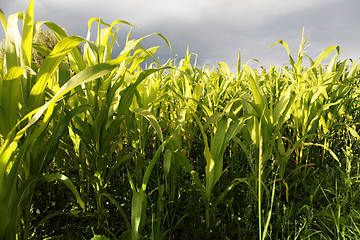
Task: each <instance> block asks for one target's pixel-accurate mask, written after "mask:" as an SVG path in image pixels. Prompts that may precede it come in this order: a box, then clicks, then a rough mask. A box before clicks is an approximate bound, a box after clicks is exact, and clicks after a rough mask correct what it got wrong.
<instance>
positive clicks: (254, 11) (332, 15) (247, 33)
mask: <svg viewBox="0 0 360 240" xmlns="http://www.w3.org/2000/svg"><path fill="white" fill-rule="evenodd" d="M28 3H29V1H28V0H0V9H1V10H2V11H3V12H4V13H5V15H6V17H8V16H9V15H10V14H13V13H16V12H26V9H27V5H28ZM100 3H101V4H100ZM94 17H99V18H101V19H102V20H103V21H105V22H107V23H112V22H113V21H115V20H125V21H128V22H130V23H132V24H133V25H135V26H136V28H133V29H132V33H131V37H132V38H139V37H142V36H145V35H148V34H151V33H155V32H159V33H161V34H163V35H164V36H165V37H166V38H167V39H168V40H169V42H170V44H171V46H172V48H173V50H174V52H175V53H176V54H177V56H175V55H174V54H173V53H172V52H171V51H170V50H169V48H168V47H167V45H166V43H165V42H164V41H163V40H162V39H161V38H160V37H158V36H151V37H149V38H147V39H146V40H144V41H143V42H142V43H143V46H144V47H153V46H160V48H159V50H158V52H157V54H156V56H158V57H159V59H160V62H166V61H167V60H168V59H169V58H178V59H182V58H184V56H185V52H186V49H187V48H188V47H189V51H190V53H194V54H196V55H197V56H198V57H199V59H198V65H200V66H203V65H205V66H208V67H216V66H217V64H218V62H226V63H227V64H228V65H229V66H230V68H231V70H232V71H235V69H236V65H237V61H238V56H239V51H240V53H241V62H242V64H245V63H246V62H247V61H249V60H250V62H249V65H251V66H253V67H257V66H260V65H262V66H265V67H266V68H268V67H269V66H270V65H276V66H280V67H281V66H284V65H288V62H289V61H288V59H289V58H288V56H287V53H286V50H285V49H284V48H283V47H282V46H281V45H280V44H277V45H275V46H273V47H272V48H271V46H272V45H273V43H275V42H276V41H278V40H284V41H285V42H287V44H288V45H289V47H290V52H291V54H293V55H296V54H297V52H298V48H299V44H300V43H301V37H302V32H303V29H304V33H305V38H306V37H309V38H308V41H307V44H306V45H309V46H308V47H307V48H306V50H307V51H308V52H307V54H308V55H309V56H310V57H311V58H312V59H316V57H317V56H318V55H319V54H320V53H321V52H322V51H323V50H324V49H325V48H327V47H329V46H331V45H338V46H339V47H340V49H341V50H343V52H342V53H340V56H339V60H344V59H347V58H351V59H353V60H358V59H359V58H360V1H359V0H301V1H300V0H298V1H296V0H151V1H150V0H100V1H99V0H60V1H59V0H35V21H52V22H55V23H57V24H58V25H61V26H62V27H64V28H65V29H66V30H67V33H68V34H69V35H80V36H82V37H84V38H85V37H86V34H87V29H88V26H87V23H88V21H89V19H90V18H94ZM19 25H20V22H19ZM94 28H96V27H95V25H94ZM129 30H130V27H129V26H126V25H123V26H121V27H120V33H122V34H120V35H119V38H118V42H119V44H120V45H121V43H123V42H124V36H125V34H127V32H128V31H129ZM4 36H5V33H4V30H3V28H1V29H0V38H1V39H3V38H4ZM121 46H122V45H121ZM120 50H121V49H120V47H119V51H120ZM194 56H195V55H194ZM332 56H333V55H330V56H329V58H328V59H327V60H325V61H324V64H326V63H328V62H329V61H330V59H331V57H332ZM251 59H257V60H258V61H259V62H260V63H257V62H256V61H253V60H251Z"/></svg>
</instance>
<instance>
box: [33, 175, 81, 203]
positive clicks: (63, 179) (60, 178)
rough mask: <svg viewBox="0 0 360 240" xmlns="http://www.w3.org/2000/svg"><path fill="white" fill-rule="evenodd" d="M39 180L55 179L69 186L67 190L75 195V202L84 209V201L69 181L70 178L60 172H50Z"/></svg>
mask: <svg viewBox="0 0 360 240" xmlns="http://www.w3.org/2000/svg"><path fill="white" fill-rule="evenodd" d="M40 179H41V180H44V181H47V182H52V181H55V180H58V181H60V182H62V183H64V184H65V186H66V187H68V188H69V190H70V191H71V192H72V193H73V194H74V195H75V197H76V200H77V202H78V203H79V205H80V207H81V208H82V209H83V210H85V203H84V201H83V200H82V199H81V197H80V194H79V192H78V191H77V190H76V187H75V185H74V184H73V183H72V182H71V180H70V179H69V178H68V177H67V176H65V175H63V174H61V173H52V174H48V175H44V176H42V177H41V178H40Z"/></svg>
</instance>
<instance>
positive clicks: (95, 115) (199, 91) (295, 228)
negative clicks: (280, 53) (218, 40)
mask: <svg viewBox="0 0 360 240" xmlns="http://www.w3.org/2000/svg"><path fill="white" fill-rule="evenodd" d="M33 8H34V2H33V0H32V1H30V4H29V7H28V10H27V12H26V13H25V14H23V13H16V14H13V15H11V16H9V18H8V19H7V20H6V18H5V16H4V14H3V13H2V12H0V19H1V21H2V24H3V26H4V29H5V32H6V39H5V50H4V51H5V53H4V54H1V57H0V216H1V217H0V239H9V240H12V239H55V238H56V239H57V238H63V239H108V238H109V239H141V238H145V239H203V238H213V239H313V238H315V239H357V238H360V230H359V228H360V211H359V209H360V201H359V199H360V198H359V194H360V189H359V171H360V162H359V155H360V137H359V131H360V127H359V123H360V110H359V107H360V98H359V94H360V79H359V78H360V65H359V63H358V61H356V62H353V61H352V60H345V61H338V56H339V54H340V50H339V47H337V46H330V47H328V48H326V49H325V50H324V51H323V52H322V53H321V54H320V55H319V56H318V57H317V58H316V59H315V60H312V59H311V58H309V57H308V56H307V55H306V54H305V51H304V49H305V43H306V41H307V39H304V38H303V39H302V42H301V44H300V47H299V52H298V53H297V55H295V56H294V55H291V54H290V51H289V47H288V45H287V44H286V43H285V42H284V41H279V42H277V43H276V44H282V45H283V46H284V49H285V50H286V52H287V54H288V56H289V66H286V67H282V68H277V67H275V66H271V67H270V68H269V69H265V68H263V67H260V68H259V69H253V68H251V67H249V66H248V64H245V65H242V64H241V61H240V56H239V61H238V66H237V71H236V73H235V74H233V73H231V71H230V69H229V67H228V66H227V64H226V63H223V62H221V63H219V64H218V66H217V67H214V68H211V69H210V68H205V67H202V68H199V67H198V66H197V64H196V58H195V57H194V56H192V55H191V54H189V53H188V52H187V53H186V56H185V58H184V59H181V60H174V59H170V60H169V61H168V62H167V63H166V64H164V65H162V66H160V65H159V62H158V61H156V58H155V57H154V54H156V50H157V49H158V47H152V48H149V49H144V48H143V47H142V45H141V44H140V42H141V41H142V40H143V39H144V38H147V37H149V36H146V37H143V38H140V39H130V33H129V34H128V35H127V37H126V39H125V44H124V47H123V49H122V50H121V51H120V53H119V54H118V55H117V56H116V57H113V56H114V55H115V54H114V52H115V51H113V50H114V49H115V48H114V46H115V44H116V36H117V33H118V30H119V29H118V28H115V27H116V26H117V25H118V24H127V25H131V24H130V23H128V22H125V21H115V22H113V23H112V24H107V23H104V22H103V21H102V20H100V19H97V18H94V19H91V20H90V21H89V31H88V36H87V38H86V39H84V38H82V37H79V36H68V35H67V34H66V32H65V31H64V29H62V28H61V27H59V26H58V25H56V24H55V23H52V22H37V23H33V11H34V9H33ZM19 19H20V20H21V21H22V23H23V28H22V31H21V34H20V32H19V30H18V20H19ZM93 23H98V26H97V28H98V30H97V35H96V38H95V40H91V39H92V38H91V34H93V31H92V29H91V26H92V24H93ZM42 25H45V26H46V27H47V28H49V29H50V31H51V32H52V33H53V35H52V34H49V33H46V34H47V36H49V37H51V36H54V37H55V38H56V45H55V47H53V48H50V46H48V45H46V44H43V43H42V42H41V41H39V40H38V39H39V38H35V36H38V35H37V33H39V32H40V31H41V26H42ZM42 34H44V33H42ZM153 35H155V37H161V38H163V39H164V41H165V43H166V44H167V45H168V46H169V47H170V44H169V43H168V41H167V40H166V39H165V38H164V37H163V36H162V35H161V34H158V33H156V34H153ZM36 39H37V40H36ZM35 40H36V41H37V42H35ZM54 41H55V40H54ZM79 46H83V49H82V51H80V47H79ZM33 50H37V51H38V52H39V53H40V54H41V55H42V56H44V60H43V61H42V60H41V61H36V60H35V58H34V52H33ZM170 50H171V47H170ZM284 52H285V51H284ZM330 54H333V57H332V59H331V60H330V61H329V64H328V65H322V61H323V60H324V59H326V58H328V56H329V55H330ZM150 60H152V61H151V63H150V64H149V61H150ZM305 60H309V62H310V64H309V66H307V67H305V66H304V64H303V61H305ZM145 61H147V66H148V67H146V68H145V69H143V68H144V67H141V66H143V64H142V63H144V62H145ZM194 61H195V62H194ZM141 64H142V65H141Z"/></svg>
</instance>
